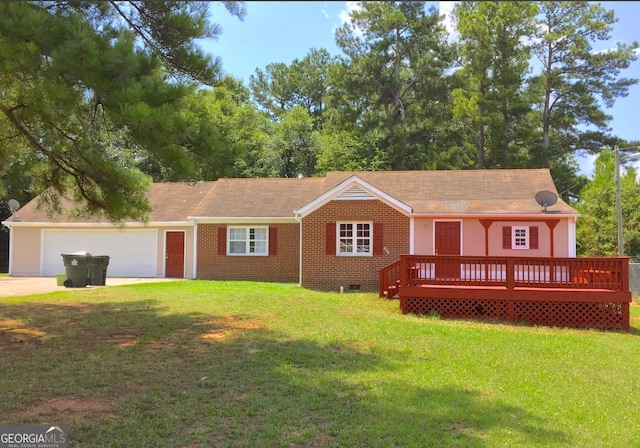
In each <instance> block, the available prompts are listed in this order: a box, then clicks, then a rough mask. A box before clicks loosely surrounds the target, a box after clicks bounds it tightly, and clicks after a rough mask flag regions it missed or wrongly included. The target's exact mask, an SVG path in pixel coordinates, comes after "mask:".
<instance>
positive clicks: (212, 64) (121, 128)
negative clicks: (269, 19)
mask: <svg viewBox="0 0 640 448" xmlns="http://www.w3.org/2000/svg"><path fill="white" fill-rule="evenodd" d="M227 3H228V6H229V8H230V9H231V11H232V12H234V13H236V14H237V15H239V16H241V15H242V14H243V7H241V6H239V5H237V4H233V3H230V2H227ZM207 11H208V5H207V3H206V2H167V1H158V2H116V1H113V2H68V1H59V2H48V1H47V2H36V1H33V2H4V3H1V4H0V91H2V95H1V96H0V122H1V123H0V132H3V134H2V135H0V139H2V141H3V142H4V144H5V145H8V146H12V147H15V148H20V147H26V148H28V150H29V151H30V152H32V153H33V154H36V155H37V159H38V160H39V161H40V162H41V168H40V171H39V174H40V175H39V176H38V178H37V179H38V180H39V182H40V184H39V185H38V189H42V190H45V194H44V196H43V198H44V200H45V202H46V203H47V204H48V205H49V206H50V207H51V208H53V209H55V208H56V205H57V204H58V203H59V202H58V201H59V198H60V196H70V197H72V198H73V199H76V200H78V201H80V202H81V203H82V207H81V208H80V209H79V210H78V212H85V213H105V214H106V215H107V216H109V217H110V218H111V219H112V220H114V221H117V220H122V219H124V218H127V217H132V218H136V219H144V218H145V216H146V215H147V213H148V212H149V210H150V205H149V203H148V201H147V200H146V197H145V190H146V188H148V186H149V184H150V179H149V178H148V177H147V176H144V175H142V174H141V173H140V171H139V170H134V169H128V167H125V166H123V164H121V163H119V161H118V159H117V158H114V157H113V153H112V152H111V151H107V150H106V149H107V148H105V142H112V141H113V139H112V138H109V136H110V135H113V133H120V132H123V133H124V137H125V140H126V141H127V142H128V143H129V144H130V145H132V146H136V147H138V148H143V149H144V150H145V151H147V152H148V153H149V154H151V155H152V157H153V158H154V159H157V160H158V161H160V163H161V164H162V165H163V166H165V167H167V168H168V169H170V170H171V172H172V173H173V177H174V178H176V179H184V180H187V179H189V180H191V179H194V178H195V177H197V176H198V175H199V173H200V171H199V169H198V167H199V166H200V165H201V163H202V162H205V163H206V162H207V161H210V160H211V159H212V158H215V156H216V152H217V151H218V150H220V148H221V147H220V144H221V142H220V139H219V138H217V136H216V129H215V127H213V126H212V125H211V124H210V123H209V122H208V121H207V120H205V119H198V114H194V113H191V112H189V110H190V109H193V108H196V107H198V105H197V104H195V103H193V101H191V100H190V98H193V96H194V95H195V92H196V89H197V87H198V85H199V83H207V84H210V85H212V84H215V83H216V82H217V77H218V69H219V67H218V66H217V64H216V61H215V60H213V59H211V58H210V57H208V56H205V55H204V54H203V52H202V51H201V50H200V49H199V48H198V47H196V46H195V44H194V42H195V39H198V38H206V37H214V36H216V35H217V33H218V30H217V29H216V28H215V27H213V26H211V24H210V23H209V22H208V19H207ZM97 136H98V137H97Z"/></svg>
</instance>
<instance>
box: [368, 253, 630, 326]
mask: <svg viewBox="0 0 640 448" xmlns="http://www.w3.org/2000/svg"><path fill="white" fill-rule="evenodd" d="M379 273H380V295H381V296H382V297H389V298H392V297H396V298H399V299H400V308H401V310H402V312H403V313H414V314H429V313H434V312H435V313H438V314H439V315H440V316H441V317H443V318H467V319H469V318H470V319H498V320H509V321H523V322H527V323H529V324H531V325H547V326H564V327H575V328H599V329H623V330H628V329H629V304H630V303H631V292H630V290H629V259H628V258H626V257H617V258H528V257H467V256H440V255H402V256H401V257H400V260H399V261H397V262H395V263H393V264H391V265H389V266H387V267H385V268H383V269H381V270H380V271H379Z"/></svg>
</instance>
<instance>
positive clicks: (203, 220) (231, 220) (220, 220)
mask: <svg viewBox="0 0 640 448" xmlns="http://www.w3.org/2000/svg"><path fill="white" fill-rule="evenodd" d="M187 219H188V220H189V221H191V222H193V223H196V224H247V223H251V224H297V223H298V220H296V217H295V216H294V215H293V214H292V215H291V216H290V217H288V216H274V217H266V216H217V217H213V216H189V217H188V218H187Z"/></svg>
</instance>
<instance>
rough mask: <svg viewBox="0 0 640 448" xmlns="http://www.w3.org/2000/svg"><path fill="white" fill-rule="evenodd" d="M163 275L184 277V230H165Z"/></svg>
mask: <svg viewBox="0 0 640 448" xmlns="http://www.w3.org/2000/svg"><path fill="white" fill-rule="evenodd" d="M164 267H165V277H179V278H183V277H184V232H167V236H166V255H165V266H164Z"/></svg>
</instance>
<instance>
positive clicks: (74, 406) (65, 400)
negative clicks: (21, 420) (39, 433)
mask: <svg viewBox="0 0 640 448" xmlns="http://www.w3.org/2000/svg"><path fill="white" fill-rule="evenodd" d="M114 406H115V403H114V402H109V401H106V400H101V399H98V398H91V397H87V398H73V397H57V398H53V399H50V400H46V401H44V402H43V403H40V404H38V405H36V406H33V407H32V408H30V409H27V410H26V411H25V412H24V414H25V415H28V416H29V417H31V418H36V419H39V420H41V421H42V422H51V421H65V422H68V421H74V422H77V421H87V420H93V419H95V418H96V417H99V418H104V417H106V416H109V415H111V413H110V411H111V409H113V408H114ZM113 415H114V416H115V414H113Z"/></svg>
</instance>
